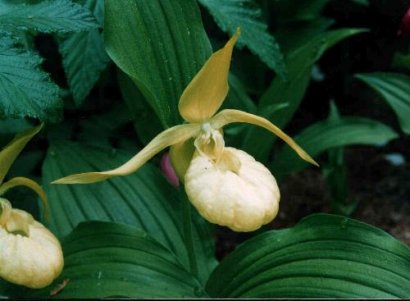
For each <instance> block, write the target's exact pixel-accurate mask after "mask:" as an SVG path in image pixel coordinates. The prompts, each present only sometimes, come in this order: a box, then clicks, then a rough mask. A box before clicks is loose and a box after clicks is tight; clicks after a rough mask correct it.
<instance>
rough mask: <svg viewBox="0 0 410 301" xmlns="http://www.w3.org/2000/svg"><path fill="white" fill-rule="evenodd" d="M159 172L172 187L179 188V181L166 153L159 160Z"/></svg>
mask: <svg viewBox="0 0 410 301" xmlns="http://www.w3.org/2000/svg"><path fill="white" fill-rule="evenodd" d="M161 170H162V172H163V173H164V175H165V177H166V178H167V180H168V182H169V183H170V184H171V185H172V186H175V187H178V186H179V179H178V176H177V174H176V173H175V170H174V167H173V166H172V164H171V160H170V158H169V154H168V153H164V155H163V156H162V158H161Z"/></svg>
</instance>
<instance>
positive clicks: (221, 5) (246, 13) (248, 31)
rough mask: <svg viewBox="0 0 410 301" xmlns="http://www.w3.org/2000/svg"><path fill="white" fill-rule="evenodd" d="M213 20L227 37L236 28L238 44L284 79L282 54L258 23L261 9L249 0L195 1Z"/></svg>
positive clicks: (276, 44) (262, 26) (266, 29)
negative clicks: (244, 46) (239, 30)
mask: <svg viewBox="0 0 410 301" xmlns="http://www.w3.org/2000/svg"><path fill="white" fill-rule="evenodd" d="M199 2H200V3H201V4H202V5H203V6H205V7H206V8H207V9H208V11H209V12H210V14H211V15H212V16H213V17H214V19H215V21H216V23H217V24H218V26H219V27H220V28H221V29H222V30H223V31H225V32H227V33H229V35H233V34H234V33H235V31H236V29H237V28H238V27H240V28H241V36H240V37H239V40H238V45H242V46H243V45H246V46H247V47H248V48H249V49H250V50H251V51H252V52H253V53H255V54H256V55H258V56H259V58H260V59H261V60H262V61H263V62H264V63H265V64H266V65H268V66H269V67H270V68H272V69H273V70H275V71H276V72H277V73H278V74H279V75H280V76H281V77H282V78H285V77H286V66H285V63H284V60H283V55H282V53H281V51H280V49H279V45H278V43H277V42H276V41H275V38H274V37H273V36H272V35H271V34H270V33H269V32H268V26H267V25H266V24H265V23H264V22H263V21H262V20H261V18H260V16H261V10H260V8H259V7H257V5H256V3H255V2H254V1H253V0H224V1H220V0H199Z"/></svg>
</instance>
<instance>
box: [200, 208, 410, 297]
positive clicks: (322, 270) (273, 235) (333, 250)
mask: <svg viewBox="0 0 410 301" xmlns="http://www.w3.org/2000/svg"><path fill="white" fill-rule="evenodd" d="M409 271H410V249H409V248H408V247H407V246H406V245H404V244H402V243H401V242H399V241H398V240H396V239H394V238H393V237H391V236H390V235H388V234H387V233H385V232H383V231H382V230H380V229H377V228H375V227H372V226H369V225H367V224H364V223H361V222H359V221H356V220H353V219H349V218H345V217H341V216H335V215H326V214H317V215H313V216H310V217H307V218H305V219H304V220H302V221H301V222H300V223H299V224H297V225H296V226H295V227H294V228H290V229H285V230H279V231H269V232H266V233H264V234H261V235H258V236H256V237H255V238H253V239H251V240H249V241H247V242H245V243H243V244H242V245H240V246H239V247H237V248H236V249H235V251H234V252H232V253H231V254H230V255H228V256H227V257H226V258H225V259H224V260H223V261H222V263H221V264H220V265H219V266H218V268H217V269H216V270H215V271H214V272H213V273H212V275H211V277H210V280H209V282H208V283H207V292H208V293H209V294H210V295H211V296H212V297H225V298H226V297H229V298H235V297H240V298H266V297H270V298H387V299H389V298H409V297H410V274H409Z"/></svg>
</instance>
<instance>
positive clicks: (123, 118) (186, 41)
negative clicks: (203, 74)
mask: <svg viewBox="0 0 410 301" xmlns="http://www.w3.org/2000/svg"><path fill="white" fill-rule="evenodd" d="M406 9H407V7H406V1H397V2H395V4H394V5H392V4H391V2H387V1H382V0H370V1H344V2H343V4H341V2H340V1H331V0H309V1H303V4H301V2H300V1H298V0H286V1H285V0H279V1H267V0H259V1H256V0H226V1H216V0H198V1H197V0H149V1H148V0H142V1H141V0H105V1H103V0H78V1H73V0H31V1H30V0H26V1H24V0H19V1H11V0H0V33H1V36H0V143H1V145H6V143H7V142H8V141H10V140H11V138H12V137H13V135H14V134H16V133H18V132H21V131H22V130H24V129H27V128H30V127H32V126H33V125H34V124H38V123H39V121H42V122H45V124H46V126H45V129H44V130H43V131H42V133H41V134H40V135H38V137H37V138H36V139H35V140H33V142H32V143H31V144H30V145H29V147H28V148H27V149H26V150H25V151H24V152H23V153H22V155H21V156H20V157H19V159H18V161H17V162H16V163H15V164H14V166H13V169H12V170H11V171H10V174H9V177H11V176H14V175H19V176H28V177H30V178H33V179H35V180H38V181H39V182H40V183H42V185H43V187H44V188H45V190H46V192H47V194H48V197H49V199H50V209H51V218H50V220H44V219H43V218H42V216H41V214H40V213H39V209H38V206H37V202H36V199H35V198H34V197H33V196H31V195H30V194H27V193H22V192H19V191H16V192H10V193H8V194H7V195H6V197H7V198H8V199H10V200H11V201H12V203H13V206H15V207H20V208H23V209H25V210H28V211H30V212H31V213H32V214H33V215H34V216H35V217H36V218H37V219H40V220H42V222H44V223H45V224H46V225H47V226H48V227H49V228H50V229H51V230H52V231H53V233H54V234H55V235H57V236H58V238H59V239H60V240H61V241H62V242H63V243H62V244H63V250H64V254H65V269H64V271H63V273H62V275H61V276H60V277H59V278H58V279H56V281H55V282H54V283H53V284H52V285H50V286H49V287H47V288H44V289H42V290H36V291H34V290H29V289H25V288H22V287H17V286H15V285H12V284H9V283H6V282H4V281H3V282H0V295H2V296H4V297H30V298H45V297H57V298H103V297H134V298H137V297H139V298H154V297H176V298H177V297H242V298H245V297H252V298H253V297H256V298H263V297H277V298H282V297H285V298H286V297H288V298H290V297H294V298H302V297H326V298H338V297H341V298H406V297H407V298H408V297H410V250H409V248H408V246H406V245H404V244H403V243H401V242H399V241H398V240H396V239H394V238H393V237H391V236H390V235H388V234H386V233H385V232H383V231H382V230H380V229H377V228H375V227H372V226H369V225H366V224H363V223H361V222H359V221H356V220H353V219H350V218H348V217H345V216H339V215H327V214H317V215H312V216H309V217H306V218H305V219H303V220H302V221H300V222H299V223H298V224H297V225H296V226H295V227H293V228H290V229H282V230H271V231H266V229H262V230H260V231H258V233H256V234H254V235H253V236H254V237H253V238H251V239H250V240H248V241H246V242H245V243H243V244H242V245H240V246H239V247H237V249H235V250H234V251H233V252H232V253H231V254H229V255H228V256H227V257H226V258H224V259H223V260H222V261H221V262H218V261H217V259H216V257H215V231H214V230H215V227H214V225H210V224H209V223H207V222H206V221H205V220H203V219H202V218H201V217H200V216H199V215H198V214H197V213H196V212H194V213H193V238H194V249H195V254H196V257H197V261H198V268H199V269H198V273H197V274H195V273H192V272H191V271H190V268H189V256H188V252H189V250H188V249H187V247H186V245H185V243H184V233H183V228H182V222H181V218H182V213H181V211H182V210H181V202H182V201H184V200H183V197H181V192H180V191H178V188H175V187H173V186H171V185H170V184H169V183H168V182H167V180H166V179H165V177H164V175H163V174H162V173H161V171H160V170H159V167H158V166H159V164H158V163H159V162H158V161H159V158H154V159H153V160H152V162H151V163H149V164H147V165H146V166H144V167H143V168H141V169H140V170H139V171H138V172H137V173H135V174H133V175H130V176H128V177H122V178H116V179H113V180H109V181H106V182H104V183H100V184H94V185H74V186H53V185H51V184H50V182H51V181H53V180H55V179H57V178H60V177H62V176H65V175H68V174H71V173H77V172H82V171H91V170H104V169H107V168H113V167H115V166H118V165H119V164H121V163H122V162H125V161H126V160H127V159H128V158H130V157H131V156H132V155H133V154H135V153H136V152H137V150H139V149H141V148H142V147H143V146H144V145H146V144H147V143H148V142H149V141H150V139H152V138H153V137H154V136H155V135H156V134H157V133H159V132H160V131H162V130H163V129H165V128H168V127H170V126H172V125H175V124H179V123H181V118H180V116H179V114H178V109H177V104H178V100H179V97H180V95H181V93H182V91H183V90H184V88H185V87H186V85H187V84H188V83H189V82H190V80H191V79H192V77H193V76H194V75H195V74H196V73H197V72H198V70H199V69H200V68H201V66H202V65H203V64H204V62H205V61H206V59H207V58H208V57H209V56H210V55H211V53H212V52H213V51H215V50H216V49H218V48H219V47H220V46H222V45H223V44H224V43H225V41H226V40H227V39H228V37H229V36H230V35H232V34H233V33H234V31H235V30H236V28H237V27H238V26H239V27H241V32H242V34H241V36H240V39H239V41H238V45H237V47H236V48H235V51H234V56H233V62H232V68H231V74H230V77H229V83H230V92H229V95H228V99H227V100H226V102H225V103H224V107H226V108H237V109H241V110H244V111H248V112H252V113H255V114H258V115H261V116H264V117H265V118H268V119H269V120H271V121H272V122H274V123H275V124H276V125H278V126H279V127H281V128H283V129H285V130H286V129H288V128H289V129H290V130H291V131H292V132H293V133H294V135H293V136H294V137H295V140H296V141H297V142H298V143H299V144H300V145H301V146H302V147H303V148H305V149H306V150H307V151H308V152H309V153H310V154H311V155H312V156H313V157H315V159H317V160H318V161H319V163H321V164H322V165H324V166H326V168H325V169H324V171H323V174H324V177H325V179H326V180H327V182H328V185H329V187H330V191H331V192H332V198H333V200H334V201H333V203H332V208H333V210H334V212H335V213H339V214H345V215H348V214H349V213H351V211H352V210H353V209H354V206H353V207H352V206H351V204H350V205H347V204H345V203H343V202H344V201H345V191H346V187H345V186H346V181H345V180H346V166H345V165H344V161H343V149H344V148H346V147H350V146H351V145H358V144H362V145H369V146H376V145H380V144H383V143H384V144H386V143H389V142H390V141H393V140H395V139H402V138H403V137H404V136H405V135H408V134H409V132H410V123H409V118H408V116H410V77H409V66H408V64H407V63H408V60H407V58H408V57H409V56H410V52H409V51H410V44H409V43H408V33H404V36H402V37H400V36H399V37H397V36H394V34H395V33H394V34H392V33H390V32H389V34H391V35H393V36H394V37H395V40H394V41H395V43H394V44H393V46H391V47H390V48H388V49H387V47H386V48H383V49H382V50H383V55H384V56H383V59H382V61H383V62H385V63H384V64H382V63H381V62H380V61H381V60H379V59H378V58H376V57H374V56H372V55H371V56H369V60H370V61H371V64H368V65H366V64H365V63H363V64H361V65H358V66H353V67H352V65H353V64H354V63H355V61H354V58H349V57H348V58H343V61H340V60H339V61H338V58H335V57H336V55H334V56H333V57H331V58H330V60H331V62H332V63H333V65H331V67H329V66H326V65H325V64H324V63H323V59H324V56H326V53H327V52H329V51H336V50H334V49H338V47H339V49H342V48H343V47H344V49H346V48H347V49H349V51H350V52H352V51H354V50H357V49H360V48H359V47H357V44H358V43H359V41H360V39H370V38H369V37H373V38H374V39H375V41H376V42H375V43H376V45H378V44H377V43H381V44H383V43H385V41H384V40H383V39H385V38H386V37H385V36H383V35H382V34H383V33H380V28H378V27H376V26H375V23H374V22H373V23H372V22H369V23H368V24H366V23H365V22H362V23H360V22H356V21H352V22H349V21H346V19H345V18H344V17H343V14H339V15H338V13H339V12H340V11H343V12H344V13H345V14H349V13H351V14H358V15H366V16H367V15H369V14H370V15H371V14H372V13H379V14H380V15H383V14H386V16H389V17H391V20H393V21H394V22H395V23H394V24H395V25H394V26H396V27H395V28H398V27H399V25H400V20H401V17H402V16H403V14H404V13H405V11H406ZM329 11H330V12H333V13H334V16H339V17H331V16H329V15H332V14H331V13H329ZM393 21H391V22H390V23H389V24H390V25H391V24H392V23H393ZM396 21H397V22H396ZM372 26H373V27H372ZM377 34H379V35H381V38H380V41H379V40H378V37H379V36H377ZM406 34H407V36H406ZM386 36H388V35H386ZM390 38H391V37H390ZM406 38H407V40H406ZM391 39H392V40H393V38H391ZM349 43H351V44H349ZM349 45H356V46H349ZM349 47H352V49H353V50H351V49H350V48H349ZM362 47H363V46H362ZM350 52H349V53H350ZM333 53H337V52H333ZM327 59H328V60H329V57H328V58H327ZM349 59H351V61H349ZM332 60H333V61H332ZM337 62H338V63H339V64H336V63H337ZM386 62H387V63H386ZM406 62H407V63H406ZM321 68H322V69H321ZM329 69H332V70H333V69H334V70H336V71H334V72H337V71H338V70H339V71H340V70H341V71H340V73H342V74H343V77H342V78H341V79H339V78H337V80H336V81H337V85H338V86H340V87H342V86H343V89H344V90H343V93H344V94H343V93H342V94H341V96H340V98H342V97H344V96H345V95H349V93H353V90H354V93H355V94H357V95H358V96H357V97H368V98H369V95H370V98H371V99H373V100H374V99H376V100H374V101H373V102H372V105H373V106H374V108H376V109H379V110H385V108H389V109H388V110H386V114H387V115H388V116H389V118H387V119H383V120H377V118H375V116H372V114H371V113H369V114H368V115H366V116H360V115H354V116H349V115H345V114H344V112H346V111H348V112H349V110H346V108H345V104H344V103H343V102H341V100H340V98H338V97H339V95H338V94H337V93H334V95H337V96H336V99H332V98H331V97H328V98H326V99H325V101H324V102H323V101H322V102H321V103H318V104H319V107H318V108H319V109H317V108H316V107H313V106H312V105H311V103H309V105H306V106H305V107H303V105H304V103H307V102H308V101H309V100H308V98H307V96H306V95H307V93H308V92H309V87H310V86H311V85H312V80H313V81H314V80H316V81H317V80H318V78H319V82H320V74H319V75H318V74H317V73H318V70H319V71H320V70H325V71H327V70H329ZM319 73H320V72H319ZM328 73H329V77H331V72H330V71H329V72H328ZM315 74H316V75H315ZM322 81H323V80H322ZM329 83H330V82H328V81H326V80H325V81H324V82H323V84H322V85H323V87H325V86H326V85H327V84H329ZM357 87H359V89H358V91H356V90H355V89H356V88H357ZM346 91H347V92H346ZM349 91H350V92H349ZM327 96H329V95H327ZM346 106H347V105H346ZM301 108H309V110H311V111H312V112H314V113H313V114H315V113H317V115H314V118H313V119H314V120H313V121H312V122H311V123H309V124H306V125H304V126H303V127H302V128H300V127H299V128H298V127H297V126H295V125H294V124H293V123H292V122H293V121H294V119H295V116H298V115H297V114H298V112H300V111H301ZM338 108H339V109H340V112H339V110H338ZM322 112H324V113H323V114H321V113H322ZM386 120H387V121H388V122H387V121H386ZM390 120H392V121H390ZM225 136H226V140H227V144H229V145H232V146H234V147H237V148H241V149H243V150H245V151H247V152H249V153H250V154H251V155H253V156H254V157H255V158H256V159H257V160H258V161H260V162H262V163H263V164H264V165H265V166H267V167H268V168H270V170H271V171H272V172H273V174H274V175H275V176H276V177H277V179H278V180H282V179H283V178H285V177H286V176H288V175H290V174H292V173H296V172H298V171H300V170H302V169H304V168H307V166H306V165H305V164H304V162H302V161H301V160H299V159H298V158H296V156H295V155H294V153H293V152H292V151H291V150H290V149H289V148H288V147H287V146H283V145H281V144H279V143H277V140H276V138H275V137H273V136H272V135H270V134H269V133H267V132H265V131H263V130H261V129H256V128H253V127H249V126H243V125H234V126H231V127H229V128H227V129H226V132H225ZM23 192H25V191H23ZM260 232H262V233H260ZM0 247H1V246H0ZM65 279H69V282H68V284H67V286H66V287H65V288H64V289H63V290H61V291H60V292H59V293H58V294H56V295H55V296H51V295H50V292H51V291H52V290H53V289H54V288H56V287H58V285H59V284H61V283H62V282H63V281H64V280H65Z"/></svg>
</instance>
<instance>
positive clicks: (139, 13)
mask: <svg viewBox="0 0 410 301" xmlns="http://www.w3.org/2000/svg"><path fill="white" fill-rule="evenodd" d="M104 40H105V45H106V50H107V53H108V55H109V56H110V57H111V58H112V60H113V61H114V62H115V63H116V64H117V66H118V67H119V68H120V69H121V70H122V71H124V72H125V73H126V74H127V75H129V76H130V77H131V78H132V79H133V81H134V82H135V84H136V85H137V87H138V88H139V90H140V91H141V93H142V94H143V95H144V97H145V98H146V99H147V101H148V102H149V104H150V105H151V106H152V108H153V109H154V111H155V113H156V114H157V116H158V117H159V119H160V120H161V122H162V124H163V126H164V127H169V126H171V125H174V124H178V123H180V121H181V118H180V116H179V113H178V101H179V98H180V96H181V94H182V91H183V90H184V89H185V87H186V86H187V84H188V83H189V82H190V81H191V79H192V78H193V77H194V75H195V74H196V73H197V72H198V71H199V69H200V68H201V67H202V65H203V63H204V62H205V60H206V59H207V58H208V57H209V56H210V55H211V47H210V43H209V41H208V38H207V36H206V34H205V31H204V28H203V25H202V21H201V16H200V12H199V9H198V6H197V3H196V1H194V0H184V1H181V0H162V1H138V0H106V1H105V21H104Z"/></svg>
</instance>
